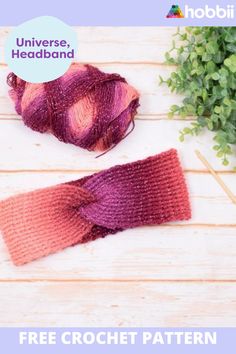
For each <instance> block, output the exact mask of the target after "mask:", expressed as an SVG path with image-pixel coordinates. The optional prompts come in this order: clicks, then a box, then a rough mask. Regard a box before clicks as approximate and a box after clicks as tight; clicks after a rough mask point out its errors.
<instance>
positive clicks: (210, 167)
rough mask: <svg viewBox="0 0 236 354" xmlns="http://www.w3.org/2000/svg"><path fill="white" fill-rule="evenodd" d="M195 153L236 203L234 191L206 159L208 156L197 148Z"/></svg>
mask: <svg viewBox="0 0 236 354" xmlns="http://www.w3.org/2000/svg"><path fill="white" fill-rule="evenodd" d="M195 154H196V155H197V157H198V158H199V160H200V161H201V162H202V163H203V165H205V166H206V168H207V169H208V171H209V172H210V173H211V174H212V176H213V177H214V178H215V180H216V182H217V183H218V184H219V185H220V186H221V188H222V189H223V190H224V191H225V193H226V194H227V196H228V197H229V198H230V199H231V201H232V202H233V203H234V204H236V197H235V195H234V194H233V192H232V191H231V190H230V189H229V188H228V187H227V186H226V184H225V183H224V182H223V180H222V179H221V177H220V176H219V175H218V174H217V173H216V171H215V170H214V169H213V167H212V166H211V165H210V164H209V162H208V161H207V160H206V158H205V157H204V156H203V155H202V154H201V153H200V151H198V150H195Z"/></svg>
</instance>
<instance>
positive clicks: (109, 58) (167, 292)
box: [0, 27, 236, 327]
mask: <svg viewBox="0 0 236 354" xmlns="http://www.w3.org/2000/svg"><path fill="white" fill-rule="evenodd" d="M9 30H10V28H0V151H1V154H0V199H3V198H6V197H9V196H11V195H15V194H17V193H21V192H26V191H30V190H33V189H35V188H41V187H46V186H49V185H53V184H56V183H62V182H66V181H69V180H72V179H77V178H80V177H82V176H85V175H88V174H91V173H93V172H96V171H98V170H102V169H104V168H108V167H111V166H113V165H115V164H123V163H126V162H130V161H135V160H137V159H141V158H145V157H147V156H149V155H153V154H156V153H159V152H161V151H163V150H166V149H169V148H172V147H175V148H177V149H178V151H179V153H180V158H181V161H182V164H183V167H184V170H185V175H186V180H187V184H188V186H189V191H190V198H191V203H192V209H193V217H192V219H191V220H190V221H189V222H184V223H172V224H168V225H163V226H159V227H148V228H139V229H133V230H127V231H125V232H123V233H120V234H118V235H114V236H110V237H106V238H105V239H101V240H97V241H95V242H92V243H88V244H85V245H81V246H76V247H71V248H68V249H67V250H65V251H63V252H60V253H58V254H55V255H52V256H50V257H47V258H44V259H41V260H38V261H36V262H33V263H31V264H28V265H26V266H23V267H15V266H13V265H12V263H11V261H10V260H9V255H8V252H7V249H6V246H5V244H4V242H3V240H2V239H1V240H0V270H1V272H0V316H1V325H6V326H13V325H14V326H30V325H32V326H33V325H34V326H53V325H55V326H63V325H64V326H67V325H68V326H121V327H122V326H235V325H236V302H235V293H236V251H235V250H236V207H235V205H233V204H232V203H231V202H230V201H229V199H228V198H227V196H226V195H225V194H224V192H223V191H222V189H221V188H220V187H219V186H218V184H217V183H216V182H215V181H214V179H213V178H212V176H211V175H210V174H209V173H207V171H206V169H205V168H204V166H203V165H202V164H201V162H200V161H199V160H198V159H197V157H196V156H195V154H194V150H195V149H198V150H200V151H201V152H202V153H203V154H204V156H206V158H207V159H208V160H209V162H210V163H211V164H212V165H213V167H214V168H215V169H216V170H217V171H218V172H219V173H220V174H221V177H222V178H223V180H224V181H225V183H227V185H228V186H229V187H230V188H231V190H232V191H233V192H234V193H235V194H236V184H235V177H236V173H235V172H233V166H235V165H236V158H235V157H234V158H232V164H231V165H230V166H229V167H227V168H225V167H223V166H222V165H221V164H220V162H219V160H217V159H216V158H215V152H213V151H212V150H211V146H212V144H213V142H212V137H213V135H212V134H211V133H209V132H204V133H203V134H201V135H200V136H199V137H197V138H194V139H191V138H189V139H187V141H186V142H185V143H184V144H182V143H180V142H179V141H178V134H179V130H181V129H183V127H185V126H186V125H187V124H189V123H190V122H186V121H181V120H180V119H178V117H175V120H173V121H170V120H168V119H167V112H168V110H169V107H170V105H171V104H176V103H180V102H181V99H182V98H181V97H180V96H177V95H175V94H170V92H169V90H168V89H167V88H166V87H165V86H161V87H160V86H159V85H158V76H159V75H162V76H163V77H165V78H166V77H167V76H168V75H169V74H170V72H171V71H173V70H174V69H175V68H174V67H171V66H166V65H165V64H164V59H165V57H164V54H165V52H166V51H167V50H168V49H169V48H170V47H171V41H172V34H173V33H174V32H175V31H176V29H175V28H161V27H145V28H144V27H142V28H136V27H135V28H130V27H129V28H123V27H116V28H107V27H96V28H93V27H76V28H75V30H76V32H77V36H78V42H79V59H80V61H82V62H84V63H86V62H88V63H92V64H95V65H97V66H98V67H99V68H101V69H102V70H104V71H107V72H118V73H120V74H121V75H123V76H125V77H126V78H127V80H128V81H129V82H130V83H131V84H133V85H134V86H135V87H137V89H138V90H139V91H140V93H141V106H140V108H139V113H138V116H137V118H136V128H135V130H134V131H133V133H132V134H131V135H130V136H129V137H128V138H127V139H125V140H124V141H122V142H121V143H120V144H119V145H118V146H117V147H116V148H115V149H113V150H112V151H111V152H109V153H108V154H106V155H104V156H103V157H101V158H98V159H96V158H95V157H96V154H94V153H89V152H87V151H84V150H82V149H79V148H76V147H74V146H71V145H66V144H62V143H60V142H58V141H57V140H56V139H55V138H54V137H52V136H50V135H46V134H45V135H41V134H39V133H35V132H32V131H30V130H29V129H27V128H26V127H24V125H23V123H22V121H21V119H20V117H18V116H17V115H16V113H15V111H14V107H13V104H12V102H11V101H10V99H9V97H8V89H9V88H8V87H7V85H6V75H7V73H8V72H9V69H8V68H7V66H6V65H5V64H4V50H3V46H4V42H5V40H6V37H7V34H8V33H9ZM187 120H192V117H188V119H187Z"/></svg>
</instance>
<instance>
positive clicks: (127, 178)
mask: <svg viewBox="0 0 236 354" xmlns="http://www.w3.org/2000/svg"><path fill="white" fill-rule="evenodd" d="M190 217H191V211H190V205H189V198H188V192H187V188H186V184H185V180H184V176H183V172H182V169H181V166H180V162H179V160H178V156H177V152H176V150H173V149H172V150H169V151H167V152H163V153H161V154H159V155H156V156H153V157H149V158H147V159H145V160H141V161H137V162H133V163H128V164H125V165H121V166H115V167H112V168H110V169H108V170H105V171H102V172H99V173H96V174H94V175H91V176H88V177H85V178H82V179H79V180H77V181H72V182H68V183H64V184H59V185H57V186H54V187H49V188H44V189H39V190H36V191H33V192H29V193H25V194H20V195H18V196H15V197H11V198H8V199H6V200H5V201H2V202H1V203H0V228H1V230H2V233H3V237H4V239H5V242H6V244H7V247H8V249H9V252H10V254H11V258H12V260H13V262H14V263H15V264H16V265H22V264H24V263H28V262H31V261H33V260H35V259H37V258H41V257H43V256H46V255H49V254H51V253H54V252H57V251H59V250H62V249H64V248H66V247H69V246H73V245H76V244H79V243H84V242H88V241H91V240H95V239H97V238H99V237H105V236H106V235H107V234H114V233H116V232H118V231H122V230H124V229H127V228H133V227H138V226H143V225H157V224H162V223H166V222H170V221H176V220H187V219H189V218H190Z"/></svg>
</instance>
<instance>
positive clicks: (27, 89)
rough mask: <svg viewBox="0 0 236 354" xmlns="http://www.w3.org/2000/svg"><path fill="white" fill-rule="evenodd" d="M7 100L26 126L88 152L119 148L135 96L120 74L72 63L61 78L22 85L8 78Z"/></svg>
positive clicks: (12, 76) (136, 101)
mask: <svg viewBox="0 0 236 354" xmlns="http://www.w3.org/2000/svg"><path fill="white" fill-rule="evenodd" d="M8 84H9V85H10V86H11V88H12V89H11V90H10V96H11V98H12V99H13V101H14V102H15V108H16V112H17V113H18V114H20V115H21V116H22V119H23V121H24V123H25V125H27V126H28V127H30V128H31V129H33V130H36V131H38V132H40V133H45V132H50V133H52V134H53V135H55V136H56V137H57V138H58V139H59V140H61V141H63V142H65V143H70V144H74V145H76V146H80V147H82V148H84V149H87V150H96V151H105V150H107V149H109V148H111V147H112V146H114V145H116V144H118V143H119V142H120V141H121V140H122V139H123V138H124V136H125V134H126V131H127V129H128V127H129V125H130V124H131V123H132V122H133V120H134V116H135V114H136V112H137V107H138V106H139V94H138V92H137V91H136V90H135V89H134V88H133V87H132V86H130V85H128V84H127V82H126V80H125V79H124V78H122V77H121V76H120V75H118V74H107V73H104V72H102V71H100V70H99V69H97V68H95V67H93V66H91V65H80V64H76V63H74V64H72V65H71V67H70V68H69V69H68V71H67V72H66V73H65V74H64V75H63V76H62V77H60V78H59V79H57V80H53V81H50V82H47V83H43V84H32V83H28V82H25V81H23V80H21V79H20V78H18V77H17V76H16V75H15V74H13V73H11V74H9V76H8Z"/></svg>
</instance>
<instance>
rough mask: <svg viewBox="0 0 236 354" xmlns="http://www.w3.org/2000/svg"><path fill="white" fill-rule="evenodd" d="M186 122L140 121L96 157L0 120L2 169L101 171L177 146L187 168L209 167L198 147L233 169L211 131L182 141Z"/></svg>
mask: <svg viewBox="0 0 236 354" xmlns="http://www.w3.org/2000/svg"><path fill="white" fill-rule="evenodd" d="M186 124H188V123H186V122H183V121H170V120H161V121H137V122H136V124H135V129H134V131H133V132H132V134H130V135H129V136H128V137H127V138H126V139H124V140H123V141H122V142H121V143H120V144H119V145H118V146H117V147H115V148H114V149H113V150H111V151H110V152H109V153H107V154H105V155H103V156H102V157H100V158H96V156H98V153H96V152H89V151H86V150H83V149H80V148H78V147H76V146H74V145H69V144H63V143H61V142H60V141H58V140H57V139H56V138H55V137H54V136H52V135H49V134H40V133H37V132H33V131H32V130H30V129H29V128H26V127H25V126H24V124H23V123H22V122H21V121H0V142H1V144H2V149H3V150H2V151H5V154H3V155H2V157H1V160H0V170H16V169H18V170H21V169H23V170H28V169H36V170H40V169H43V170H45V169H50V168H52V169H60V170H64V169H67V170H68V169H69V170H98V169H99V170H100V169H104V168H108V167H111V166H113V165H114V164H123V163H126V162H132V161H136V160H138V159H142V158H145V157H147V156H150V155H155V154H157V153H160V152H161V151H164V150H167V149H170V148H176V149H178V151H179V154H180V157H181V159H182V162H183V167H184V169H185V170H206V168H205V167H204V166H203V164H202V163H201V161H199V159H198V158H197V157H196V155H195V150H196V149H198V150H200V151H201V152H202V154H203V155H204V156H206V158H207V159H208V161H209V162H210V163H211V164H212V166H213V167H214V168H215V169H216V170H222V171H226V170H231V171H232V168H233V166H236V157H232V164H231V165H230V166H228V167H227V168H225V167H224V166H222V164H221V162H220V160H219V159H217V158H216V157H215V151H213V150H212V145H213V144H214V142H213V140H212V139H213V134H211V133H210V132H208V133H206V134H205V133H203V134H202V135H200V136H199V137H197V138H194V139H193V138H191V137H189V138H187V139H186V142H185V143H181V142H180V141H179V131H180V130H181V129H183V128H184V127H185V126H186ZM235 175H236V174H235Z"/></svg>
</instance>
